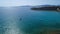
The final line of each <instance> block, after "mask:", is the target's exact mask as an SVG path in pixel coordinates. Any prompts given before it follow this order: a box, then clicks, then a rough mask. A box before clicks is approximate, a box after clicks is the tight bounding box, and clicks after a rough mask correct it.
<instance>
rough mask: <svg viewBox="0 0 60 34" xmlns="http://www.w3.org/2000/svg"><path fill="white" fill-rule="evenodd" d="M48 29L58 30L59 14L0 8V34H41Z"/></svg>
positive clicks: (23, 8) (28, 8) (22, 8)
mask: <svg viewBox="0 0 60 34" xmlns="http://www.w3.org/2000/svg"><path fill="white" fill-rule="evenodd" d="M50 29H51V30H54V29H55V30H56V29H60V12H57V11H37V10H36V11H35V10H31V9H30V7H18V8H17V7H15V8H12V7H11V8H0V34H41V33H40V32H41V31H43V30H44V31H46V30H50Z"/></svg>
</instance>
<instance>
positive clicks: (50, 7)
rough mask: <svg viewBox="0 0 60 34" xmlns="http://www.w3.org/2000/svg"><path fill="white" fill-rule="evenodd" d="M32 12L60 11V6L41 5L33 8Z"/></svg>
mask: <svg viewBox="0 0 60 34" xmlns="http://www.w3.org/2000/svg"><path fill="white" fill-rule="evenodd" d="M31 9H32V10H55V11H60V6H59V5H40V6H35V7H32V8H31Z"/></svg>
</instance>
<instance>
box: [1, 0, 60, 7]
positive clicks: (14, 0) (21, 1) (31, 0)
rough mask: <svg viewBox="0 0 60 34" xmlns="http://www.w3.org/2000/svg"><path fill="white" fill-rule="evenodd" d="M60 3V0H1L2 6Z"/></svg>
mask: <svg viewBox="0 0 60 34" xmlns="http://www.w3.org/2000/svg"><path fill="white" fill-rule="evenodd" d="M42 4H52V5H60V0H0V6H23V5H42Z"/></svg>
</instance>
